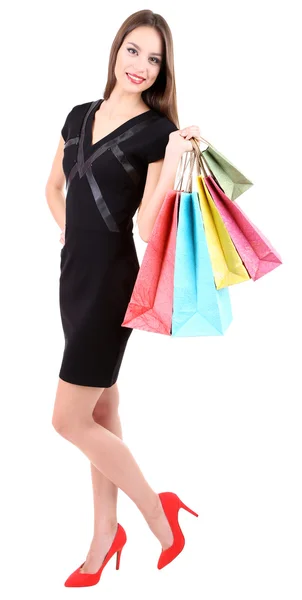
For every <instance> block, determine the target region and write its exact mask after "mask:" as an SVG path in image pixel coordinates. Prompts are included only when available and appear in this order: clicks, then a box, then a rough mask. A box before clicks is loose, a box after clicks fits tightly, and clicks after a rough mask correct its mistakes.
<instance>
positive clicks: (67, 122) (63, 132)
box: [61, 108, 73, 142]
mask: <svg viewBox="0 0 302 600" xmlns="http://www.w3.org/2000/svg"><path fill="white" fill-rule="evenodd" d="M72 111H73V108H72V109H71V110H70V111H69V113H68V115H67V117H66V119H65V123H64V125H63V127H62V129H61V135H62V137H63V139H64V142H66V140H67V138H68V133H69V125H70V117H71V113H72Z"/></svg>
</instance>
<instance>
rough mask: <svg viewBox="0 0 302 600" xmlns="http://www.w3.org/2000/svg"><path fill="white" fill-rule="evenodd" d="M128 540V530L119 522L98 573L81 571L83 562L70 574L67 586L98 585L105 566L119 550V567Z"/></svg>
mask: <svg viewBox="0 0 302 600" xmlns="http://www.w3.org/2000/svg"><path fill="white" fill-rule="evenodd" d="M126 541H127V536H126V532H125V530H124V528H123V527H122V526H121V525H120V524H119V523H118V524H117V530H116V534H115V538H114V540H113V542H112V544H111V546H110V548H109V550H108V552H107V554H106V556H105V558H104V560H103V562H102V564H101V566H100V568H99V570H98V571H97V572H96V573H82V572H81V571H80V568H81V567H82V566H83V565H84V564H85V563H82V564H81V566H80V567H78V569H76V570H75V571H74V572H73V573H71V575H69V577H68V579H66V581H65V583H64V585H65V586H66V587H84V586H88V585H96V583H98V582H99V580H100V577H101V574H102V571H103V569H104V567H105V566H106V565H107V563H108V561H109V560H110V558H111V557H112V556H113V555H114V554H115V552H117V555H116V567H115V568H116V569H119V567H120V560H121V552H122V549H123V547H124V545H125V544H126Z"/></svg>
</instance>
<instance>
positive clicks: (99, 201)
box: [64, 100, 158, 231]
mask: <svg viewBox="0 0 302 600" xmlns="http://www.w3.org/2000/svg"><path fill="white" fill-rule="evenodd" d="M98 102H99V100H96V101H95V102H92V103H91V105H90V107H89V109H88V111H87V112H86V114H85V117H84V120H83V123H82V127H81V132H80V136H77V137H74V138H71V139H70V140H68V141H67V142H66V144H65V146H64V147H66V146H67V145H69V143H70V144H71V143H78V144H79V147H78V153H77V162H76V163H75V164H74V166H73V167H72V169H71V171H70V173H69V178H68V181H67V183H66V192H68V190H69V187H70V184H71V182H72V180H73V179H74V177H75V176H76V174H77V173H78V174H79V177H80V178H81V177H83V176H84V175H86V177H87V180H88V183H89V185H90V188H91V192H92V194H93V197H94V199H95V202H96V205H97V207H98V210H99V211H100V213H101V215H102V217H103V219H104V221H105V223H106V225H107V227H108V229H109V230H110V231H120V229H119V227H118V225H117V223H116V222H115V220H114V218H113V216H112V214H111V213H110V211H109V208H108V206H107V204H106V202H105V200H104V197H103V195H102V192H101V190H100V188H99V185H98V183H97V181H96V179H95V177H94V175H93V173H92V169H91V167H92V164H93V162H94V161H95V160H96V158H98V157H99V156H100V155H101V154H103V152H106V151H107V150H111V151H112V153H113V154H114V156H115V157H116V158H117V159H118V160H119V162H120V164H121V165H122V166H123V167H124V169H125V171H126V172H127V173H128V174H129V176H130V177H131V179H132V181H133V182H134V184H137V183H138V181H139V174H138V172H137V171H136V170H135V168H134V167H133V165H132V164H131V163H130V162H129V160H128V159H127V157H126V156H125V154H124V152H123V151H122V150H121V148H120V146H119V144H120V143H121V142H123V141H124V140H127V139H128V138H130V137H132V136H133V135H135V134H136V133H137V132H139V131H141V130H142V129H144V127H146V126H147V125H148V124H149V123H150V118H148V119H146V120H145V121H143V122H142V123H137V124H136V125H133V127H130V129H128V130H127V131H125V132H124V133H121V134H119V135H117V136H115V137H114V138H112V139H111V140H108V141H107V142H104V143H103V144H101V145H100V146H98V148H97V149H96V150H95V152H93V153H92V155H91V156H89V158H87V160H86V161H85V157H84V137H85V128H86V123H87V119H88V117H89V115H90V113H91V111H92V110H93V109H94V107H95V106H96V105H97V104H98ZM157 118H158V117H157V115H151V121H152V120H156V119H157Z"/></svg>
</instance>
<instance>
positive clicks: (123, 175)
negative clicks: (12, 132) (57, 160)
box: [59, 98, 177, 387]
mask: <svg viewBox="0 0 302 600" xmlns="http://www.w3.org/2000/svg"><path fill="white" fill-rule="evenodd" d="M102 102H103V99H102V98H101V99H99V100H96V101H93V102H87V103H85V104H80V105H77V106H74V107H73V108H72V110H71V111H70V112H69V114H68V115H67V117H66V121H65V123H64V126H63V128H62V130H61V133H62V136H63V138H64V141H65V145H64V157H63V170H64V173H65V177H66V231H65V244H64V246H63V248H62V250H61V263H60V284H59V301H60V314H61V319H62V326H63V331H64V337H65V348H64V353H63V358H62V363H61V368H60V372H59V377H60V378H61V379H63V380H64V381H68V382H70V383H74V384H78V385H85V386H96V387H110V386H111V385H113V384H114V383H115V382H116V380H117V377H118V373H119V369H120V366H121V362H122V358H123V354H124V351H125V348H126V344H127V341H128V339H129V337H130V334H131V332H132V329H131V328H129V327H125V326H121V323H122V322H123V319H124V316H125V313H126V309H127V305H128V303H129V301H130V297H131V294H132V291H133V287H134V284H135V280H136V277H137V273H138V270H139V262H138V258H137V254H136V249H135V244H134V240H133V216H134V214H135V212H136V211H137V208H138V206H139V204H140V202H141V199H142V195H143V191H144V186H145V181H146V175H147V169H148V163H150V162H153V161H156V160H159V159H160V158H163V157H164V154H165V148H166V145H167V143H168V140H169V133H170V132H171V131H176V130H177V127H176V126H175V125H174V123H172V122H171V121H170V120H169V119H168V118H167V117H166V116H165V115H162V114H160V113H158V112H157V111H155V110H154V109H150V110H148V111H147V112H144V113H141V114H140V115H137V116H135V117H132V118H131V119H129V120H128V121H127V122H126V123H123V124H122V125H120V126H119V127H117V128H116V129H115V130H114V131H112V132H111V133H109V134H108V135H106V136H105V137H103V138H102V139H101V140H99V141H98V142H96V143H95V144H93V145H92V143H91V141H92V124H93V120H94V113H95V111H96V110H97V109H98V108H99V106H100V105H101V103H102Z"/></svg>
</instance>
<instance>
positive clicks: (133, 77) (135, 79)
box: [126, 73, 145, 83]
mask: <svg viewBox="0 0 302 600" xmlns="http://www.w3.org/2000/svg"><path fill="white" fill-rule="evenodd" d="M126 75H127V77H128V79H129V80H130V81H132V83H142V82H143V81H145V79H144V78H143V77H137V76H136V75H132V74H131V73H126Z"/></svg>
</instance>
